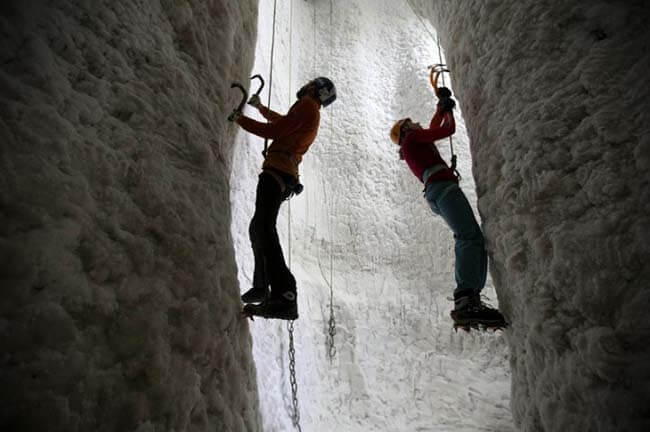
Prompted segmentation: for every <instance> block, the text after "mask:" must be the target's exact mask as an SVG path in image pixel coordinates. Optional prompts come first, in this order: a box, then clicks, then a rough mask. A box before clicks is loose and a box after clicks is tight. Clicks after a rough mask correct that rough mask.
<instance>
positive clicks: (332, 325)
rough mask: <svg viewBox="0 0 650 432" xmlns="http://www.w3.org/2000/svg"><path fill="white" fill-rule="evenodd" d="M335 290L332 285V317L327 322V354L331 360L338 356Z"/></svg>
mask: <svg viewBox="0 0 650 432" xmlns="http://www.w3.org/2000/svg"><path fill="white" fill-rule="evenodd" d="M333 297H334V292H333V291H332V286H331V285H330V319H329V321H328V322H327V326H328V332H327V333H328V335H327V355H328V356H329V358H330V361H331V360H334V357H335V356H336V345H334V336H336V318H335V317H334V298H333Z"/></svg>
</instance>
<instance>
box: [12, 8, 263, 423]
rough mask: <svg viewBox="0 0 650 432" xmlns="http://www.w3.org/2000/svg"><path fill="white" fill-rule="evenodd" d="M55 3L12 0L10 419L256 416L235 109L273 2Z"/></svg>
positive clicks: (231, 419) (246, 419) (240, 419)
mask: <svg viewBox="0 0 650 432" xmlns="http://www.w3.org/2000/svg"><path fill="white" fill-rule="evenodd" d="M42 3H44V2H36V1H33V2H21V3H19V2H5V3H3V5H2V6H1V7H0V8H1V9H2V13H1V16H2V17H1V18H0V26H1V29H2V50H0V64H2V66H1V70H0V89H1V90H0V110H1V111H2V120H1V121H0V143H1V144H0V146H1V149H0V163H1V168H0V220H1V221H2V223H1V224H0V225H1V226H2V227H1V228H0V256H1V257H2V267H1V269H0V283H1V285H2V300H0V345H1V346H2V352H3V354H2V356H0V365H1V367H0V370H1V372H0V400H1V403H0V429H2V430H21V431H31V430H48V431H89V430H96V431H114V430H123V431H126V430H139V431H148V430H179V431H180V430H190V429H191V430H211V431H214V430H232V431H241V430H255V429H257V428H258V414H257V404H256V402H255V401H256V386H255V379H254V376H255V374H254V369H253V366H252V361H251V357H250V349H251V348H250V337H249V334H248V329H247V325H246V324H245V323H244V322H243V321H241V320H239V318H238V316H237V314H238V309H239V297H238V295H239V289H238V285H237V280H236V265H235V261H234V254H233V250H232V240H231V237H230V231H229V227H230V210H229V201H228V199H229V185H228V179H229V175H230V165H231V158H232V147H233V142H234V134H235V131H236V129H235V127H234V126H233V125H231V124H228V123H227V122H226V121H225V118H226V116H227V114H228V113H229V111H230V109H231V107H232V106H234V105H235V103H236V99H237V98H238V95H236V94H233V93H232V92H231V90H230V88H229V85H230V82H231V81H232V80H235V79H239V78H240V77H241V76H247V75H248V73H249V71H250V68H251V65H252V60H253V47H254V44H255V37H256V33H255V31H256V26H255V21H256V18H257V16H256V14H257V12H256V10H257V2H256V1H252V0H251V1H238V2H229V1H214V2H209V4H205V3H204V2H196V1H173V2H171V1H163V2H162V4H158V3H155V2H153V3H152V2H148V1H143V2H131V3H129V4H128V5H127V4H123V3H126V2H114V3H113V2H105V3H103V4H97V3H96V2H81V3H79V2H54V3H53V4H52V5H45V4H42Z"/></svg>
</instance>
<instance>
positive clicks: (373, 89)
mask: <svg viewBox="0 0 650 432" xmlns="http://www.w3.org/2000/svg"><path fill="white" fill-rule="evenodd" d="M272 21H273V2H270V1H269V2H260V10H259V19H258V44H257V48H256V55H255V58H256V62H255V65H254V67H253V71H252V72H251V73H262V74H265V76H267V77H268V76H269V61H270V51H271V49H270V48H271V39H272V30H273V28H272V24H273V22H272ZM275 29H276V34H275V50H274V61H273V65H274V70H273V86H272V87H273V89H272V98H271V107H272V108H274V109H276V110H278V111H280V112H286V110H287V109H288V108H289V106H290V104H291V103H292V102H293V101H294V100H295V93H296V91H297V89H298V88H300V86H301V85H302V84H303V83H305V82H306V81H307V80H309V79H311V78H313V77H315V76H318V75H325V76H328V77H330V78H332V79H333V80H334V82H335V83H336V85H337V88H338V93H339V98H338V100H337V101H336V102H335V103H334V104H332V105H331V106H330V107H328V108H324V109H322V110H321V128H320V132H319V136H318V138H317V139H316V141H315V142H314V144H313V146H312V148H311V149H310V151H309V152H308V153H307V154H306V155H305V158H304V160H303V163H302V165H301V181H302V183H303V184H304V185H305V191H304V192H303V194H302V195H299V196H298V197H296V198H294V199H292V200H291V201H290V205H291V210H290V213H291V214H290V216H289V211H288V206H287V205H286V204H285V206H284V207H283V209H281V216H280V221H279V223H278V226H279V229H280V237H281V240H282V242H283V245H284V249H285V252H287V253H288V251H289V249H290V251H291V253H290V256H291V265H292V269H293V271H294V274H295V275H296V277H297V279H298V297H299V307H300V311H299V312H300V315H301V317H300V319H299V320H298V321H297V322H296V329H295V337H296V341H297V353H296V358H297V364H296V367H297V375H298V385H299V388H298V396H299V403H300V413H301V424H302V427H303V430H315V431H330V430H342V431H350V432H351V431H410V430H422V431H427V430H429V431H474V430H477V429H479V428H484V429H485V430H494V431H507V430H512V427H513V426H512V417H511V414H510V410H509V393H510V390H509V386H510V381H509V365H508V358H507V346H506V342H505V340H504V338H503V337H502V336H501V335H500V334H496V335H494V334H489V335H474V334H472V335H464V334H456V333H454V331H453V329H452V327H451V323H450V320H449V316H448V313H449V310H450V309H451V302H449V301H448V300H447V297H449V296H451V295H452V290H453V279H454V277H453V240H452V238H451V234H450V232H449V230H448V228H447V227H446V226H445V225H444V223H443V222H442V220H440V219H439V218H435V217H434V216H433V214H432V213H431V210H430V209H429V208H428V206H427V204H426V202H425V201H424V199H423V198H422V194H421V190H422V185H421V184H420V183H419V182H418V181H417V180H416V179H415V178H414V177H413V175H412V174H411V173H410V171H409V170H408V169H407V167H406V166H405V164H404V163H403V162H400V161H399V159H398V156H397V149H396V148H395V146H394V145H393V144H392V142H391V141H390V139H389V138H388V130H389V129H390V126H391V125H392V123H393V122H394V121H395V120H397V119H398V118H401V117H404V116H406V115H409V116H411V117H413V118H414V119H418V120H419V121H421V122H423V123H427V122H428V121H429V119H430V116H431V115H432V113H433V111H434V107H435V102H436V101H435V99H434V97H433V94H432V91H431V87H430V85H429V83H428V71H427V65H429V64H431V63H435V62H438V61H439V58H438V49H437V46H436V44H435V40H434V37H435V34H433V33H434V29H433V28H432V27H431V26H430V24H428V23H427V22H425V20H422V19H421V18H419V17H418V16H417V15H415V13H414V12H413V11H412V10H411V9H410V7H409V5H408V4H407V3H406V2H400V7H396V3H395V2H394V1H391V0H351V1H345V2H337V1H335V2H332V3H330V2H302V1H293V2H291V1H278V3H277V10H276V28H275ZM247 78H248V77H246V76H244V77H242V79H247ZM447 84H449V82H448V81H447ZM255 87H256V84H254V87H253V88H255ZM262 97H263V100H264V101H266V100H267V97H268V93H267V92H266V90H265V91H264V92H263V94H262ZM249 114H250V115H251V116H253V117H256V118H261V117H260V116H259V114H256V113H255V110H253V109H251V110H250V111H249ZM239 139H240V141H239V142H238V143H237V148H236V149H235V159H234V169H233V176H232V180H231V184H232V192H233V193H232V205H233V216H234V217H233V238H234V240H235V249H236V250H237V262H238V264H239V265H240V270H241V271H240V275H239V280H240V283H241V285H242V290H245V289H247V288H248V287H250V284H251V278H252V271H253V268H252V264H253V261H252V255H251V251H250V245H249V241H248V222H249V220H250V218H251V216H252V214H253V205H254V193H255V184H256V182H257V175H258V173H259V167H260V164H261V162H262V157H261V155H260V152H261V150H262V148H263V145H264V144H263V140H261V139H259V138H255V137H251V136H250V135H248V134H246V133H245V132H242V133H241V135H240V138H239ZM454 143H455V151H456V153H458V157H459V160H460V161H461V167H460V170H461V171H462V172H463V174H464V180H463V183H462V187H463V189H464V190H465V192H466V193H467V194H468V196H469V197H470V200H471V201H475V194H474V192H473V190H474V185H473V182H472V176H471V167H470V161H471V158H470V155H469V149H468V140H467V137H466V134H465V132H464V126H463V125H462V124H461V125H460V127H459V132H458V134H457V135H456V137H455V141H454ZM440 148H441V151H442V152H443V154H444V155H445V157H446V158H447V159H448V158H449V144H448V143H447V142H446V141H445V142H443V143H440ZM289 223H290V224H291V229H290V231H291V237H290V242H289V237H288V231H289ZM289 243H290V244H289ZM329 284H332V286H333V296H334V312H335V318H336V324H337V326H336V329H337V333H336V335H335V337H334V342H335V347H336V350H337V352H336V356H335V357H334V359H333V360H329V358H328V351H329V348H328V345H327V336H328V320H329V317H330V312H329V296H330V290H329ZM488 294H491V296H492V299H493V301H495V300H496V299H495V297H494V294H493V292H490V290H488ZM251 328H252V335H253V354H254V357H255V364H256V367H257V372H258V385H259V393H260V404H261V412H262V418H263V426H264V430H269V431H285V430H291V429H292V424H291V419H290V414H291V409H290V405H287V404H288V402H289V401H290V400H291V392H290V389H289V377H288V364H287V361H288V357H287V348H288V347H287V340H288V335H287V330H286V326H285V324H284V323H277V322H273V321H265V320H256V321H255V322H254V323H252V324H251Z"/></svg>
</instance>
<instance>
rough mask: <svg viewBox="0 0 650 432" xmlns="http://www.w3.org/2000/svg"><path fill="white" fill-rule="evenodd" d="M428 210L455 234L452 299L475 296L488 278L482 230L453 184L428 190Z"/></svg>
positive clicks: (446, 183) (458, 189)
mask: <svg viewBox="0 0 650 432" xmlns="http://www.w3.org/2000/svg"><path fill="white" fill-rule="evenodd" d="M426 196H427V201H428V202H429V205H430V206H431V209H432V210H433V211H434V212H435V213H437V214H439V215H440V216H442V218H443V219H444V220H445V222H446V223H447V225H448V226H449V227H450V228H451V230H452V232H453V233H454V239H455V247H454V250H455V254H456V265H455V270H456V271H455V273H456V289H455V290H454V298H455V299H458V298H461V297H465V296H470V297H473V296H478V295H479V293H480V292H481V290H482V289H483V287H484V285H485V278H486V275H487V251H486V250H485V241H484V239H483V234H482V232H481V228H480V227H479V225H478V223H477V222H476V218H475V217H474V212H473V211H472V207H471V206H470V205H469V202H468V201H467V198H466V197H465V194H464V193H463V191H462V190H461V189H460V187H458V185H457V184H455V183H449V182H444V183H442V182H441V183H440V184H431V185H429V186H428V187H427V194H426Z"/></svg>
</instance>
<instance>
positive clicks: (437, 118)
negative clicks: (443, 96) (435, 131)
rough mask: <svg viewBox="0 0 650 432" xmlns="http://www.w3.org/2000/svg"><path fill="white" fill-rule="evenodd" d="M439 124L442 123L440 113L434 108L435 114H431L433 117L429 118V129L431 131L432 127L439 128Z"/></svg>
mask: <svg viewBox="0 0 650 432" xmlns="http://www.w3.org/2000/svg"><path fill="white" fill-rule="evenodd" d="M440 123H442V112H440V107H439V106H438V107H436V112H435V114H433V117H432V118H431V122H429V129H432V128H434V127H439V126H440Z"/></svg>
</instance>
